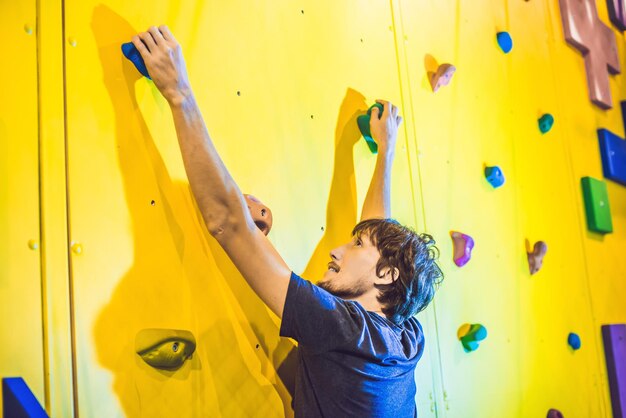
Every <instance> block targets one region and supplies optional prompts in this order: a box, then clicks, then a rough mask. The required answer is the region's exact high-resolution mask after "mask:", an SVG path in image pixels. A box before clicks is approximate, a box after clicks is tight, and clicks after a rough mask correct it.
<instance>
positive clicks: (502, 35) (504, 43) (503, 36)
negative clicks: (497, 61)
mask: <svg viewBox="0 0 626 418" xmlns="http://www.w3.org/2000/svg"><path fill="white" fill-rule="evenodd" d="M496 39H497V41H498V45H499V46H500V49H502V52H504V53H505V54H508V53H509V52H511V49H513V39H512V38H511V35H510V34H509V33H508V32H498V33H497V34H496Z"/></svg>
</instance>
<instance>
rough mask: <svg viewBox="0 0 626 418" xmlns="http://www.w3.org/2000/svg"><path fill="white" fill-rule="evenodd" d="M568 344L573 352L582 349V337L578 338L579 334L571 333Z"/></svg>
mask: <svg viewBox="0 0 626 418" xmlns="http://www.w3.org/2000/svg"><path fill="white" fill-rule="evenodd" d="M567 343H568V344H569V346H570V347H572V349H573V350H578V349H580V345H581V342H580V337H579V336H578V334H575V333H573V332H570V333H569V335H568V336H567Z"/></svg>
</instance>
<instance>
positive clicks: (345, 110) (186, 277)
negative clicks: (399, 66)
mask: <svg viewBox="0 0 626 418" xmlns="http://www.w3.org/2000/svg"><path fill="white" fill-rule="evenodd" d="M91 27H92V30H93V33H94V37H95V40H96V44H97V45H98V53H99V58H100V63H101V65H102V72H103V77H104V80H103V81H104V84H105V87H106V89H107V92H108V94H109V96H110V100H111V102H112V108H113V109H114V112H115V137H116V139H117V153H118V163H119V169H120V170H121V174H122V179H123V186H124V193H125V198H126V201H127V204H128V211H129V213H130V217H131V228H132V237H133V240H134V244H133V251H134V264H133V266H132V267H131V268H130V270H129V271H127V272H126V274H125V275H124V277H122V278H121V280H119V282H118V283H117V286H116V288H115V290H114V292H113V294H112V297H111V300H110V301H109V303H108V304H107V305H106V306H105V307H104V308H103V309H102V311H101V312H100V315H99V316H98V318H97V320H96V323H95V326H94V329H93V333H94V340H95V349H96V354H97V358H98V361H99V362H100V363H101V364H102V365H103V366H104V367H106V368H107V369H108V370H110V371H111V372H112V374H113V389H114V391H115V394H116V396H117V397H118V399H119V402H120V405H121V407H122V409H123V411H124V413H125V415H126V416H132V417H139V416H150V417H156V416H263V417H270V416H280V415H283V414H284V415H285V416H288V417H289V416H293V412H292V410H291V394H290V392H291V393H292V390H293V377H294V371H295V363H296V362H295V350H292V348H293V347H294V345H293V343H292V342H291V341H290V340H288V339H285V338H280V337H279V336H278V332H279V321H278V320H277V318H276V317H274V316H273V315H271V314H270V312H269V310H268V309H267V308H266V307H265V305H264V304H263V303H262V302H261V300H260V299H258V297H257V296H256V295H255V294H254V292H253V291H252V290H251V289H250V287H249V286H248V284H247V283H246V282H245V280H244V279H243V278H242V277H241V275H240V274H239V272H238V271H237V270H236V268H235V267H234V265H233V264H232V263H231V262H230V260H229V259H228V257H227V256H226V254H225V253H224V251H223V250H222V249H221V248H220V247H219V245H218V244H217V242H216V241H215V240H214V239H213V238H212V237H210V235H209V234H208V233H207V231H206V228H205V227H204V222H203V221H202V218H201V215H200V212H199V211H198V209H197V207H196V205H195V201H194V199H193V198H192V195H191V191H190V188H189V185H188V184H186V183H181V182H173V181H172V180H171V178H170V176H169V173H168V172H167V168H166V166H165V164H164V162H163V159H162V158H161V156H160V154H159V151H158V149H157V148H156V146H155V144H154V142H153V140H152V138H151V135H150V132H149V130H148V128H147V126H146V123H145V121H144V119H143V117H142V115H141V114H140V113H139V112H138V104H137V101H136V99H135V91H134V85H135V82H136V81H137V80H138V79H139V78H140V77H141V76H140V75H139V73H138V72H137V71H136V70H135V68H134V67H133V66H132V64H131V63H130V62H128V61H127V60H125V59H124V58H123V56H122V54H121V51H120V45H121V44H122V43H123V42H127V41H128V40H130V39H131V37H132V36H133V35H135V34H136V33H137V32H138V31H137V30H135V29H134V28H132V27H131V26H130V24H129V23H128V22H126V21H125V20H124V19H123V18H122V17H121V16H119V15H118V14H116V13H115V12H114V11H112V10H111V9H110V8H108V7H106V6H102V5H100V6H98V7H96V8H95V9H94V13H93V16H92V22H91ZM113 28H114V30H112V29H113ZM366 108H367V106H366V103H365V99H364V97H363V96H362V95H361V94H360V93H358V92H356V91H354V90H352V89H348V92H347V94H346V97H345V98H344V101H343V103H342V105H341V109H340V112H339V117H338V121H337V127H336V130H335V163H334V175H333V180H332V185H331V190H330V195H331V196H333V198H332V199H329V203H328V207H327V226H326V228H325V233H324V236H323V237H322V239H321V241H320V242H319V243H318V245H317V247H316V249H315V251H314V254H313V255H312V257H311V259H310V261H309V263H308V266H307V268H306V270H305V272H304V274H303V276H304V277H307V278H310V279H317V278H321V277H322V275H323V273H324V271H325V270H326V264H327V262H328V260H329V256H328V253H329V252H330V250H331V249H332V248H334V247H335V246H337V245H340V244H343V243H344V242H346V241H347V240H348V239H349V237H350V232H351V229H352V227H353V226H354V224H355V221H356V185H355V180H354V164H353V162H352V161H353V153H352V148H353V146H354V144H355V143H356V142H357V141H358V140H359V138H360V134H359V132H358V129H357V125H356V116H357V115H358V114H362V113H363V110H364V109H366ZM168 112H169V111H168ZM172 140H175V138H172ZM261 198H262V197H261ZM331 202H332V206H331ZM275 227H278V228H280V222H276V224H275ZM145 328H170V329H184V330H189V331H191V332H192V333H193V334H194V335H195V337H196V341H197V349H196V352H195V353H194V355H193V357H192V358H191V359H190V360H188V361H186V362H185V363H184V364H183V366H182V367H181V368H180V369H178V370H176V371H163V370H157V369H153V368H151V367H150V366H148V365H147V364H146V363H144V362H143V360H141V358H140V357H139V356H138V355H137V354H136V353H135V351H134V341H135V336H136V335H137V333H138V332H139V331H141V330H142V329H145ZM80 366H81V365H79V369H78V370H77V372H78V376H79V388H80V387H81V370H80ZM83 367H85V366H83ZM82 384H83V385H87V383H86V382H84V383H82Z"/></svg>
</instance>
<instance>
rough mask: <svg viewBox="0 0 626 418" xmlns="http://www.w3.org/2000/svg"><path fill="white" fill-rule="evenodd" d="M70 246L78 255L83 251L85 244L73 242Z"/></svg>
mask: <svg viewBox="0 0 626 418" xmlns="http://www.w3.org/2000/svg"><path fill="white" fill-rule="evenodd" d="M70 248H71V249H72V252H73V253H74V254H77V255H80V254H81V253H82V252H83V244H81V243H80V242H72V245H71V247H70Z"/></svg>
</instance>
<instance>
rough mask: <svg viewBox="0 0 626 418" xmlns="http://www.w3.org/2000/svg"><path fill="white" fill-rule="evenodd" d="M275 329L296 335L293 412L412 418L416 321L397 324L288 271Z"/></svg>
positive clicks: (420, 346) (418, 347) (419, 340)
mask: <svg viewBox="0 0 626 418" xmlns="http://www.w3.org/2000/svg"><path fill="white" fill-rule="evenodd" d="M280 335H281V336H284V337H291V338H293V339H295V340H296V341H298V346H299V348H298V370H297V372H296V388H295V396H294V411H295V416H296V417H299V418H304V417H329V418H337V417H359V418H364V417H377V418H379V417H381V418H382V417H393V418H405V417H408V418H413V417H415V416H416V415H417V409H416V406H415V390H416V389H415V375H414V372H415V366H416V364H417V361H418V360H419V359H420V357H421V356H422V352H423V351H424V334H423V332H422V327H421V325H420V323H419V322H418V321H417V319H415V318H409V319H408V320H407V321H405V322H404V323H403V324H402V325H401V326H398V325H396V324H394V323H393V322H391V321H389V320H388V319H386V318H384V317H382V316H380V315H378V314H376V313H374V312H369V311H366V310H365V308H363V306H361V304H360V303H358V302H355V301H349V300H344V299H341V298H339V297H336V296H333V295H331V294H330V293H328V292H327V291H326V290H324V289H322V288H320V287H318V286H315V285H314V284H312V283H311V282H309V281H307V280H304V279H302V278H301V277H299V276H298V275H296V274H294V273H291V279H290V281H289V288H288V290H287V299H286V301H285V308H284V310H283V318H282V323H281V326H280Z"/></svg>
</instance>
